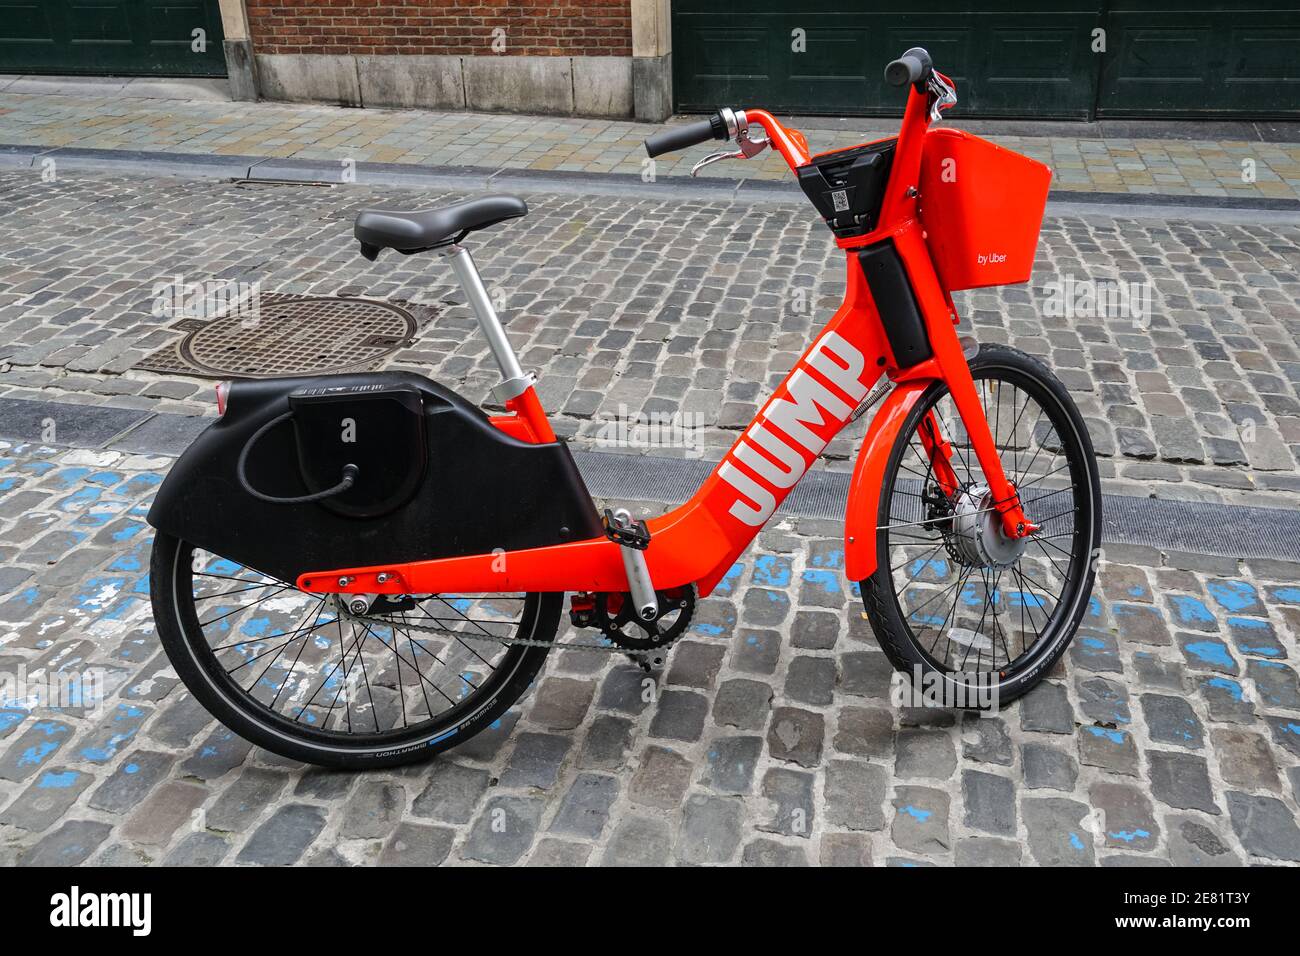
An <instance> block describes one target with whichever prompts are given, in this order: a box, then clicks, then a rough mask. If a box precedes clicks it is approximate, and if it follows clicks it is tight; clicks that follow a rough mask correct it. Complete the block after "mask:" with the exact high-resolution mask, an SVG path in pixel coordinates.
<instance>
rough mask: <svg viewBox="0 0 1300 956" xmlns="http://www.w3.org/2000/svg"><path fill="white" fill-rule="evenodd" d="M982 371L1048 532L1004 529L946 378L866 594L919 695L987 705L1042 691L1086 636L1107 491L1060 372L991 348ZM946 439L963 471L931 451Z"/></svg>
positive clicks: (1034, 515) (926, 410) (889, 503)
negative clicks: (1078, 638) (923, 690)
mask: <svg viewBox="0 0 1300 956" xmlns="http://www.w3.org/2000/svg"><path fill="white" fill-rule="evenodd" d="M971 375H972V377H973V378H974V380H975V388H976V391H977V392H978V393H979V395H980V397H981V399H982V401H983V405H984V414H985V416H986V417H987V419H988V424H989V430H990V431H991V432H992V434H993V440H994V443H995V444H996V445H997V449H998V455H999V456H1000V458H1001V461H1002V467H1003V470H1004V471H1005V473H1006V475H1007V478H1008V479H1010V480H1011V482H1012V483H1013V484H1014V485H1015V487H1016V489H1017V490H1018V491H1019V493H1020V498H1021V502H1022V504H1023V506H1024V510H1025V514H1026V516H1027V517H1028V519H1029V520H1030V521H1031V522H1033V523H1035V524H1037V525H1039V530H1038V531H1036V532H1034V533H1033V534H1031V535H1029V536H1028V537H1027V538H1023V539H1018V540H1011V539H1008V538H1007V537H1006V536H1004V535H1003V534H1002V531H1001V527H1000V525H1001V520H1000V518H999V516H998V513H997V510H996V502H994V501H993V500H992V496H991V495H990V494H989V492H988V483H987V481H986V479H985V476H984V472H983V469H981V467H980V464H979V461H978V460H977V458H976V456H975V454H974V451H973V449H972V447H971V442H970V439H969V438H968V437H967V435H966V432H965V429H964V428H963V427H962V421H961V417H960V415H959V414H958V413H957V410H956V407H955V405H954V404H953V401H952V397H951V395H950V394H949V392H948V388H947V386H946V385H945V384H944V383H943V382H936V383H935V384H934V385H933V386H931V387H930V389H929V390H927V391H926V392H925V393H924V394H923V395H922V397H921V398H920V400H919V401H917V403H916V405H915V406H914V407H913V408H912V411H911V413H910V414H909V417H908V418H907V420H906V421H905V422H904V424H903V427H902V429H901V431H900V432H899V437H898V440H897V441H896V442H895V445H894V447H893V449H891V451H890V456H889V461H888V464H887V467H886V470H885V476H884V484H883V486H882V489H881V498H880V510H879V516H878V521H877V529H876V547H877V561H878V564H877V568H876V571H875V573H874V574H873V575H872V576H871V577H870V578H868V579H867V580H866V581H863V582H862V595H863V601H864V604H865V606H866V611H867V615H868V617H869V618H870V621H871V625H872V627H873V629H874V630H875V633H876V637H877V638H878V639H879V641H880V645H881V648H882V649H883V650H884V652H885V653H886V654H887V655H888V657H889V659H890V661H891V663H892V664H893V665H894V667H895V668H897V669H898V670H900V671H903V672H904V673H906V674H908V675H909V676H910V677H911V678H912V680H913V687H914V688H917V687H933V686H935V685H938V686H941V687H943V688H944V698H943V699H944V700H948V701H952V700H957V701H959V702H963V704H964V705H965V706H986V705H987V704H989V703H993V704H998V705H1000V704H1005V703H1008V702H1010V701H1012V700H1014V699H1015V698H1017V697H1019V696H1020V695H1022V694H1024V693H1025V692H1027V691H1028V690H1030V689H1031V688H1032V687H1033V686H1034V685H1035V684H1037V683H1038V682H1039V681H1040V680H1042V678H1043V677H1044V676H1045V675H1046V674H1047V673H1048V671H1049V670H1050V669H1051V667H1052V665H1053V664H1054V663H1055V662H1056V661H1057V660H1058V659H1059V658H1060V656H1061V654H1062V653H1064V651H1065V648H1066V647H1067V646H1068V644H1069V642H1070V639H1071V638H1072V637H1073V636H1074V632H1075V629H1076V628H1077V627H1078V625H1079V621H1080V619H1081V618H1082V616H1083V614H1084V612H1085V610H1086V609H1087V605H1088V600H1089V597H1090V595H1091V593H1092V585H1093V579H1094V577H1095V570H1096V569H1095V567H1094V560H1093V556H1094V553H1095V549H1096V548H1097V547H1098V546H1099V544H1100V540H1101V484H1100V479H1099V476H1098V473H1097V461H1096V456H1095V453H1094V451H1093V447H1092V441H1091V439H1090V438H1089V436H1088V430H1087V426H1086V425H1085V424H1084V421H1083V417H1082V416H1081V415H1080V414H1079V410H1078V408H1077V407H1076V406H1075V404H1074V401H1073V400H1072V399H1071V398H1070V395H1069V392H1068V391H1066V389H1065V386H1064V385H1062V384H1061V382H1060V381H1059V380H1058V379H1057V378H1056V377H1055V376H1054V375H1052V373H1051V372H1050V371H1049V370H1048V369H1047V368H1046V366H1044V365H1043V364H1042V363H1041V362H1039V361H1038V360H1037V359H1035V358H1033V357H1032V356H1029V355H1026V354H1025V353H1023V352H1020V351H1018V350H1016V349H1013V348H1009V347H1007V346H1000V345H986V346H983V347H981V349H980V351H979V353H978V355H976V356H975V358H974V359H973V360H972V361H971ZM935 431H937V432H938V435H935V434H934V432H935ZM934 438H942V439H946V440H947V441H948V442H949V443H950V444H951V454H950V456H948V457H947V460H948V461H949V463H950V465H951V471H950V472H949V471H947V470H946V469H943V467H942V464H941V465H940V468H939V469H938V470H936V467H935V464H936V460H935V457H934V456H938V455H939V454H940V453H939V452H937V451H935V452H933V455H932V452H931V451H927V449H931V450H933V449H934V448H935V444H936V443H935V441H934V440H933V439H934ZM941 474H942V475H943V477H942V478H941ZM945 485H946V486H947V487H945ZM918 678H920V680H921V681H923V682H925V683H918ZM959 705H961V704H959Z"/></svg>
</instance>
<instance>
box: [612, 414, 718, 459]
mask: <svg viewBox="0 0 1300 956" xmlns="http://www.w3.org/2000/svg"><path fill="white" fill-rule="evenodd" d="M598 420H599V421H601V425H600V427H599V428H598V429H597V430H596V434H595V437H594V440H595V444H596V445H598V446H602V447H605V448H641V449H645V450H651V449H656V448H684V449H686V457H688V458H698V457H700V455H702V454H704V448H703V444H702V442H701V432H702V430H703V428H704V425H705V422H704V416H703V414H701V413H699V412H649V413H645V412H637V413H632V412H630V411H629V410H628V407H627V406H626V405H620V406H619V407H618V412H617V413H616V414H614V415H613V416H610V417H606V418H600V419H598Z"/></svg>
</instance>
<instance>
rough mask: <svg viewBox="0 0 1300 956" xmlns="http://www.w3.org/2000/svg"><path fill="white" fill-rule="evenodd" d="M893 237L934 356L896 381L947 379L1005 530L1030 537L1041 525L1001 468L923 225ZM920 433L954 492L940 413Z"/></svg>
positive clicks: (942, 480) (942, 482)
mask: <svg viewBox="0 0 1300 956" xmlns="http://www.w3.org/2000/svg"><path fill="white" fill-rule="evenodd" d="M894 241H895V244H896V245H897V247H898V249H899V252H900V253H902V255H903V261H904V262H905V263H906V264H907V267H908V273H909V276H910V278H911V281H912V287H913V289H914V291H915V292H916V294H917V297H918V298H919V299H920V301H921V306H922V315H923V316H924V317H925V318H924V321H925V326H926V334H927V337H928V339H929V341H930V347H931V349H932V350H933V352H934V354H933V356H932V357H931V358H929V359H927V360H925V361H924V362H921V363H920V364H919V365H915V366H913V367H912V368H909V369H907V370H906V371H904V372H902V373H901V374H899V375H897V376H896V377H895V380H896V381H898V382H902V381H907V380H914V379H924V378H939V379H942V380H943V381H944V382H945V383H946V384H947V386H948V393H949V394H950V395H951V396H952V401H953V404H954V405H955V406H956V407H957V414H958V415H959V416H961V421H962V425H963V426H965V429H966V435H967V438H968V439H969V441H970V447H971V449H972V450H973V451H974V453H975V458H976V459H977V460H978V461H979V463H980V468H982V469H983V471H984V478H985V480H986V481H987V482H988V486H989V492H990V493H991V495H992V497H993V502H994V507H995V508H996V509H997V511H998V513H999V515H1000V516H1001V519H1002V530H1003V533H1005V534H1006V536H1007V537H1008V538H1011V539H1016V538H1024V537H1027V536H1028V535H1031V534H1033V533H1034V532H1035V531H1037V530H1038V529H1039V526H1038V525H1036V524H1034V523H1033V522H1032V521H1030V520H1029V519H1028V518H1027V517H1026V516H1025V511H1024V508H1023V506H1022V505H1021V501H1020V493H1019V491H1018V490H1017V489H1016V486H1015V485H1014V484H1013V483H1012V481H1011V479H1010V478H1008V477H1007V473H1006V471H1005V470H1004V469H1003V467H1002V456H1001V455H999V454H998V447H997V443H996V441H995V440H994V438H993V433H992V431H991V430H990V429H989V422H988V418H987V417H986V416H985V414H984V405H983V403H982V402H981V401H980V396H979V391H978V390H977V389H976V388H975V379H974V378H973V377H972V375H971V370H970V363H969V362H968V361H967V359H966V353H965V351H964V350H963V348H962V344H961V341H960V340H959V339H958V337H957V329H956V325H955V323H956V318H957V316H956V311H955V309H954V307H953V304H952V299H951V298H950V297H949V296H948V294H947V293H945V292H944V291H943V290H942V288H941V287H940V285H939V280H938V276H936V275H935V272H934V267H933V265H932V264H931V262H930V255H929V250H928V249H927V248H926V246H925V241H924V238H923V237H922V235H921V230H920V228H919V226H917V224H916V223H915V222H913V223H909V224H908V226H906V227H904V228H903V229H900V230H899V231H898V232H897V233H895V235H894ZM920 432H921V443H922V445H923V446H924V447H925V450H926V454H927V455H928V456H929V458H930V463H931V465H932V467H933V469H934V473H935V478H936V479H937V481H938V484H939V487H940V488H941V489H942V490H943V491H944V493H945V494H947V495H949V496H951V495H952V493H953V492H954V491H955V490H956V489H957V488H958V484H959V483H958V480H957V475H956V472H955V471H954V470H953V467H952V456H953V447H952V444H951V441H950V438H951V436H944V434H943V432H942V430H941V429H940V427H939V421H938V416H936V415H935V414H934V412H933V411H930V412H929V413H927V414H926V416H925V418H924V419H923V420H922V423H921V428H920Z"/></svg>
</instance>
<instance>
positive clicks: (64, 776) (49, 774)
mask: <svg viewBox="0 0 1300 956" xmlns="http://www.w3.org/2000/svg"><path fill="white" fill-rule="evenodd" d="M78 776H79V774H78V773H77V771H75V770H65V771H63V772H62V773H56V772H55V771H53V770H47V771H46V772H45V773H43V774H41V778H40V780H38V781H37V782H36V789H37V790H66V789H67V788H68V787H70V786H72V785H73V784H74V783H76V782H77V777H78Z"/></svg>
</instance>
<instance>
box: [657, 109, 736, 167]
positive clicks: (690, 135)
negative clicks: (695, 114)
mask: <svg viewBox="0 0 1300 956" xmlns="http://www.w3.org/2000/svg"><path fill="white" fill-rule="evenodd" d="M726 138H727V124H726V123H725V122H723V119H722V115H721V114H720V113H714V114H713V115H712V116H710V117H709V118H708V119H702V120H699V121H697V122H694V123H687V124H686V125H685V126H674V127H673V128H672V129H666V130H664V131H663V132H661V133H655V134H654V135H653V136H651V137H650V138H649V139H647V140H646V141H645V151H646V153H647V154H648V155H649V156H650V157H651V158H653V157H655V156H662V155H663V154H664V153H675V152H676V151H677V150H679V149H686V148H687V147H688V146H698V145H699V144H700V143H707V142H708V141H709V140H711V139H726Z"/></svg>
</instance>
